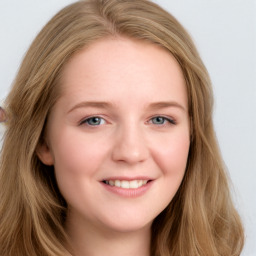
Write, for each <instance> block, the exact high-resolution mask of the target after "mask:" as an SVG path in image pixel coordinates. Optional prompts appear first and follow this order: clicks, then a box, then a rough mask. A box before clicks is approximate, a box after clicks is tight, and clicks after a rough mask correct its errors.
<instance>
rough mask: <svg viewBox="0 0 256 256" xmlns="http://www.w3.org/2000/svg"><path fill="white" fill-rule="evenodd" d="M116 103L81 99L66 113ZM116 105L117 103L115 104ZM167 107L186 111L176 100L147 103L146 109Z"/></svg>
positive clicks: (104, 106) (105, 107)
mask: <svg viewBox="0 0 256 256" xmlns="http://www.w3.org/2000/svg"><path fill="white" fill-rule="evenodd" d="M115 105H116V104H113V103H111V102H105V101H83V102H80V103H78V104H76V105H75V106H74V107H72V108H71V109H70V110H69V111H68V113H70V112H72V111H74V110H75V109H78V108H86V107H93V108H98V109H109V108H113V107H114V106H115ZM116 106H118V105H116ZM169 107H176V108H179V109H181V110H183V111H187V110H186V108H185V107H184V106H183V105H181V104H179V103H178V102H176V101H161V102H153V103H151V104H149V106H148V109H150V110H151V109H152V110H155V109H162V108H169Z"/></svg>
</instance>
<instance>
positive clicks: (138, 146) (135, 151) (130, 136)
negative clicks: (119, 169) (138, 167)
mask: <svg viewBox="0 0 256 256" xmlns="http://www.w3.org/2000/svg"><path fill="white" fill-rule="evenodd" d="M144 137H145V136H144V133H143V129H142V128H141V127H138V126H136V125H127V126H126V127H122V128H119V129H118V131H117V133H116V134H115V139H114V146H113V151H112V159H113V160H114V161H117V162H123V163H127V164H130V165H133V164H136V163H139V162H144V161H145V160H146V159H147V158H148V156H149V150H148V146H147V143H146V140H145V138H144Z"/></svg>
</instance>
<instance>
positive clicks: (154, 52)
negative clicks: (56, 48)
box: [38, 38, 190, 231]
mask: <svg viewBox="0 0 256 256" xmlns="http://www.w3.org/2000/svg"><path fill="white" fill-rule="evenodd" d="M60 86H61V90H62V94H61V97H60V98H59V100H58V101H57V102H56V104H55V106H54V107H53V109H52V111H51V113H50V116H49V119H48V124H47V129H46V138H45V143H44V144H43V145H41V146H40V148H39V151H38V155H39V157H40V159H41V160H42V162H44V163H45V164H47V165H54V168H55V175H56V179H57V184H58V186H59V189H60V191H61V193H62V195H63V197H64V198H65V200H66V201H67V204H68V222H69V223H73V224H74V225H75V223H79V225H80V224H81V223H83V224H87V225H93V226H94V227H97V228H105V229H109V230H116V231H132V230H138V229H143V228H145V227H148V226H150V225H151V223H152V221H153V219H154V218H155V217H156V216H157V215H158V214H159V213H160V212H161V211H163V210H164V208H165V207H166V206H167V205H168V204H169V203H170V201H171V200H172V198H173V196H174V195H175V193H176V191H177V189H178V188H179V186H180V183H181V181H182V179H183V176H184V172H185V168H186V163H187V157H188V151H189V145H190V139H189V137H190V136H189V117H188V105H187V94H186V88H185V82H184V78H183V75H182V71H181V69H180V67H179V65H178V63H177V62H176V60H175V59H174V57H172V55H171V54H169V53H168V52H167V51H166V50H164V49H162V48H160V47H158V46H156V45H153V44H149V43H145V42H139V41H133V40H130V39H124V38H119V39H104V40H101V41H98V42H96V43H94V44H93V45H91V46H90V47H89V48H87V49H84V50H82V51H80V52H79V53H77V54H76V55H74V56H73V58H72V59H71V60H70V61H69V62H68V63H67V64H66V66H65V68H64V70H63V74H62V78H61V81H60Z"/></svg>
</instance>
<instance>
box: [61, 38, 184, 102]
mask: <svg viewBox="0 0 256 256" xmlns="http://www.w3.org/2000/svg"><path fill="white" fill-rule="evenodd" d="M61 88H62V94H63V96H65V95H66V96H69V97H72V95H73V97H76V98H80V97H85V96H86V98H87V99H88V100H94V98H95V97H97V100H104V98H105V97H109V100H113V101H114V100H115V99H117V98H118V97H119V98H120V100H122V98H123V97H124V96H126V98H127V97H130V98H133V97H136V96H138V97H140V98H141V100H142V99H143V97H145V98H148V99H152V100H153V99H154V98H155V100H156V101H157V100H158V99H157V97H163V96H164V97H166V100H171V99H169V98H168V97H176V98H177V97H178V98H180V100H181V101H183V102H186V101H187V94H186V87H185V81H184V78H183V74H182V71H181V68H180V66H179V64H178V63H177V61H176V60H175V58H174V57H173V56H172V55H171V54H170V53H169V52H168V51H167V50H166V49H164V48H162V47H160V46H157V45H155V44H153V43H148V42H144V41H138V40H131V39H127V38H120V37H119V38H107V39H106V38H105V39H103V40H100V41H97V42H95V43H93V44H92V45H90V46H89V47H87V48H84V49H83V50H81V51H79V52H77V53H76V54H75V55H74V56H73V57H72V58H71V59H70V60H69V62H68V63H67V64H66V65H65V66H64V69H63V72H62V76H61ZM101 97H102V99H100V98H101Z"/></svg>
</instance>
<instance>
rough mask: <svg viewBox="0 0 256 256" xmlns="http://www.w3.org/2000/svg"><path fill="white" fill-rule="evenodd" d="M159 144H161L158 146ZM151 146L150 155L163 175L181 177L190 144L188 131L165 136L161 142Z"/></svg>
mask: <svg viewBox="0 0 256 256" xmlns="http://www.w3.org/2000/svg"><path fill="white" fill-rule="evenodd" d="M160 145H161V146H160ZM160 145H159V143H158V144H155V145H154V146H153V147H151V151H152V156H153V157H154V160H155V162H156V163H157V164H158V166H159V167H160V168H161V171H162V172H163V173H164V174H165V175H171V176H177V177H180V176H181V177H183V175H184V172H185V169H186V165H187V158H188V152H189V146H190V139H189V135H188V133H177V134H173V136H166V137H165V138H164V139H163V140H162V141H161V144H160Z"/></svg>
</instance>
